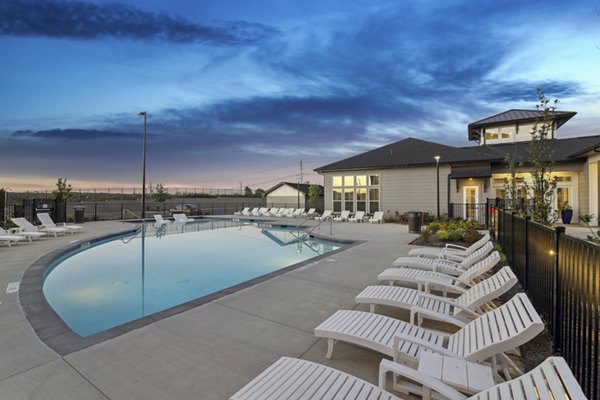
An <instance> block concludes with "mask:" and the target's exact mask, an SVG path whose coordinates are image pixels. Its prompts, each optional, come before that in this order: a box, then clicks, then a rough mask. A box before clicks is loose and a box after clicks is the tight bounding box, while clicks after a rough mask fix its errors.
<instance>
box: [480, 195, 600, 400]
mask: <svg viewBox="0 0 600 400" xmlns="http://www.w3.org/2000/svg"><path fill="white" fill-rule="evenodd" d="M488 204H489V207H488V214H489V215H488V228H489V229H490V232H491V233H492V234H493V235H494V237H495V238H496V240H497V242H498V243H499V244H500V245H501V246H502V249H503V251H504V254H505V255H506V258H507V260H508V262H509V264H510V265H511V267H512V268H513V270H514V272H515V274H516V275H517V276H518V278H519V281H520V282H521V285H522V286H523V288H524V289H525V290H526V291H527V294H528V295H529V297H530V298H531V301H532V303H533V304H534V306H535V307H536V309H537V310H538V311H539V312H540V313H541V314H542V315H543V316H544V318H545V320H546V321H547V322H548V328H549V330H550V332H551V334H552V336H553V345H554V350H555V352H557V353H558V354H560V355H562V356H563V357H564V358H565V359H566V360H567V362H568V364H569V366H570V367H571V370H572V371H573V373H574V374H575V376H576V377H577V379H578V381H579V383H580V384H581V386H582V387H583V388H584V391H585V393H586V395H587V396H588V397H589V398H590V399H600V364H599V362H600V360H599V351H600V349H599V346H600V340H599V339H600V338H599V334H600V332H599V331H600V246H597V245H595V244H594V243H590V242H587V241H584V240H580V239H577V238H574V237H571V236H568V235H566V234H565V228H564V227H556V228H550V227H547V226H544V225H540V224H537V223H535V222H533V221H531V220H530V219H529V218H528V217H520V216H518V215H517V214H516V213H512V212H510V211H507V210H503V209H501V208H498V207H496V206H495V205H493V204H492V203H491V202H488Z"/></svg>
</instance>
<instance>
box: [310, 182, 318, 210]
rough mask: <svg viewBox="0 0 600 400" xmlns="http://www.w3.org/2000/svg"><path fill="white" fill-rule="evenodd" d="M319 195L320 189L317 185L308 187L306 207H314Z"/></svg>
mask: <svg viewBox="0 0 600 400" xmlns="http://www.w3.org/2000/svg"><path fill="white" fill-rule="evenodd" d="M320 195H321V188H320V187H319V185H310V186H309V187H308V205H309V206H310V207H316V206H317V204H318V202H319V196H320Z"/></svg>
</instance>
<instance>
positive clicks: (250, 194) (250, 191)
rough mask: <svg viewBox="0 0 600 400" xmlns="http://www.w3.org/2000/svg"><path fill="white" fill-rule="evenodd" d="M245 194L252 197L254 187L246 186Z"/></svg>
mask: <svg viewBox="0 0 600 400" xmlns="http://www.w3.org/2000/svg"><path fill="white" fill-rule="evenodd" d="M244 196H245V197H252V189H250V188H249V187H248V186H246V187H245V188H244Z"/></svg>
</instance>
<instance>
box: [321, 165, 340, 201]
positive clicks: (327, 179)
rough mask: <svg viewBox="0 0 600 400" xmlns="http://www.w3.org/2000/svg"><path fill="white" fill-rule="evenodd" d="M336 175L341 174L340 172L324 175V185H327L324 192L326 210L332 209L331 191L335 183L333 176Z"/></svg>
mask: <svg viewBox="0 0 600 400" xmlns="http://www.w3.org/2000/svg"><path fill="white" fill-rule="evenodd" d="M334 175H339V173H335V174H334V173H327V174H325V176H324V177H323V186H324V187H325V193H324V196H323V198H324V203H323V208H324V210H332V209H333V208H332V204H333V193H332V191H331V189H332V185H333V176H334Z"/></svg>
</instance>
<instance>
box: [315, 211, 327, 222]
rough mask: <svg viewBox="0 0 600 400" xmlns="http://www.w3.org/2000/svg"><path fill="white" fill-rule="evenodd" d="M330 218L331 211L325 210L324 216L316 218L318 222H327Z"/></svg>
mask: <svg viewBox="0 0 600 400" xmlns="http://www.w3.org/2000/svg"><path fill="white" fill-rule="evenodd" d="M328 218H331V210H325V211H323V215H321V216H320V217H315V219H316V220H317V221H325V220H326V219H328Z"/></svg>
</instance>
